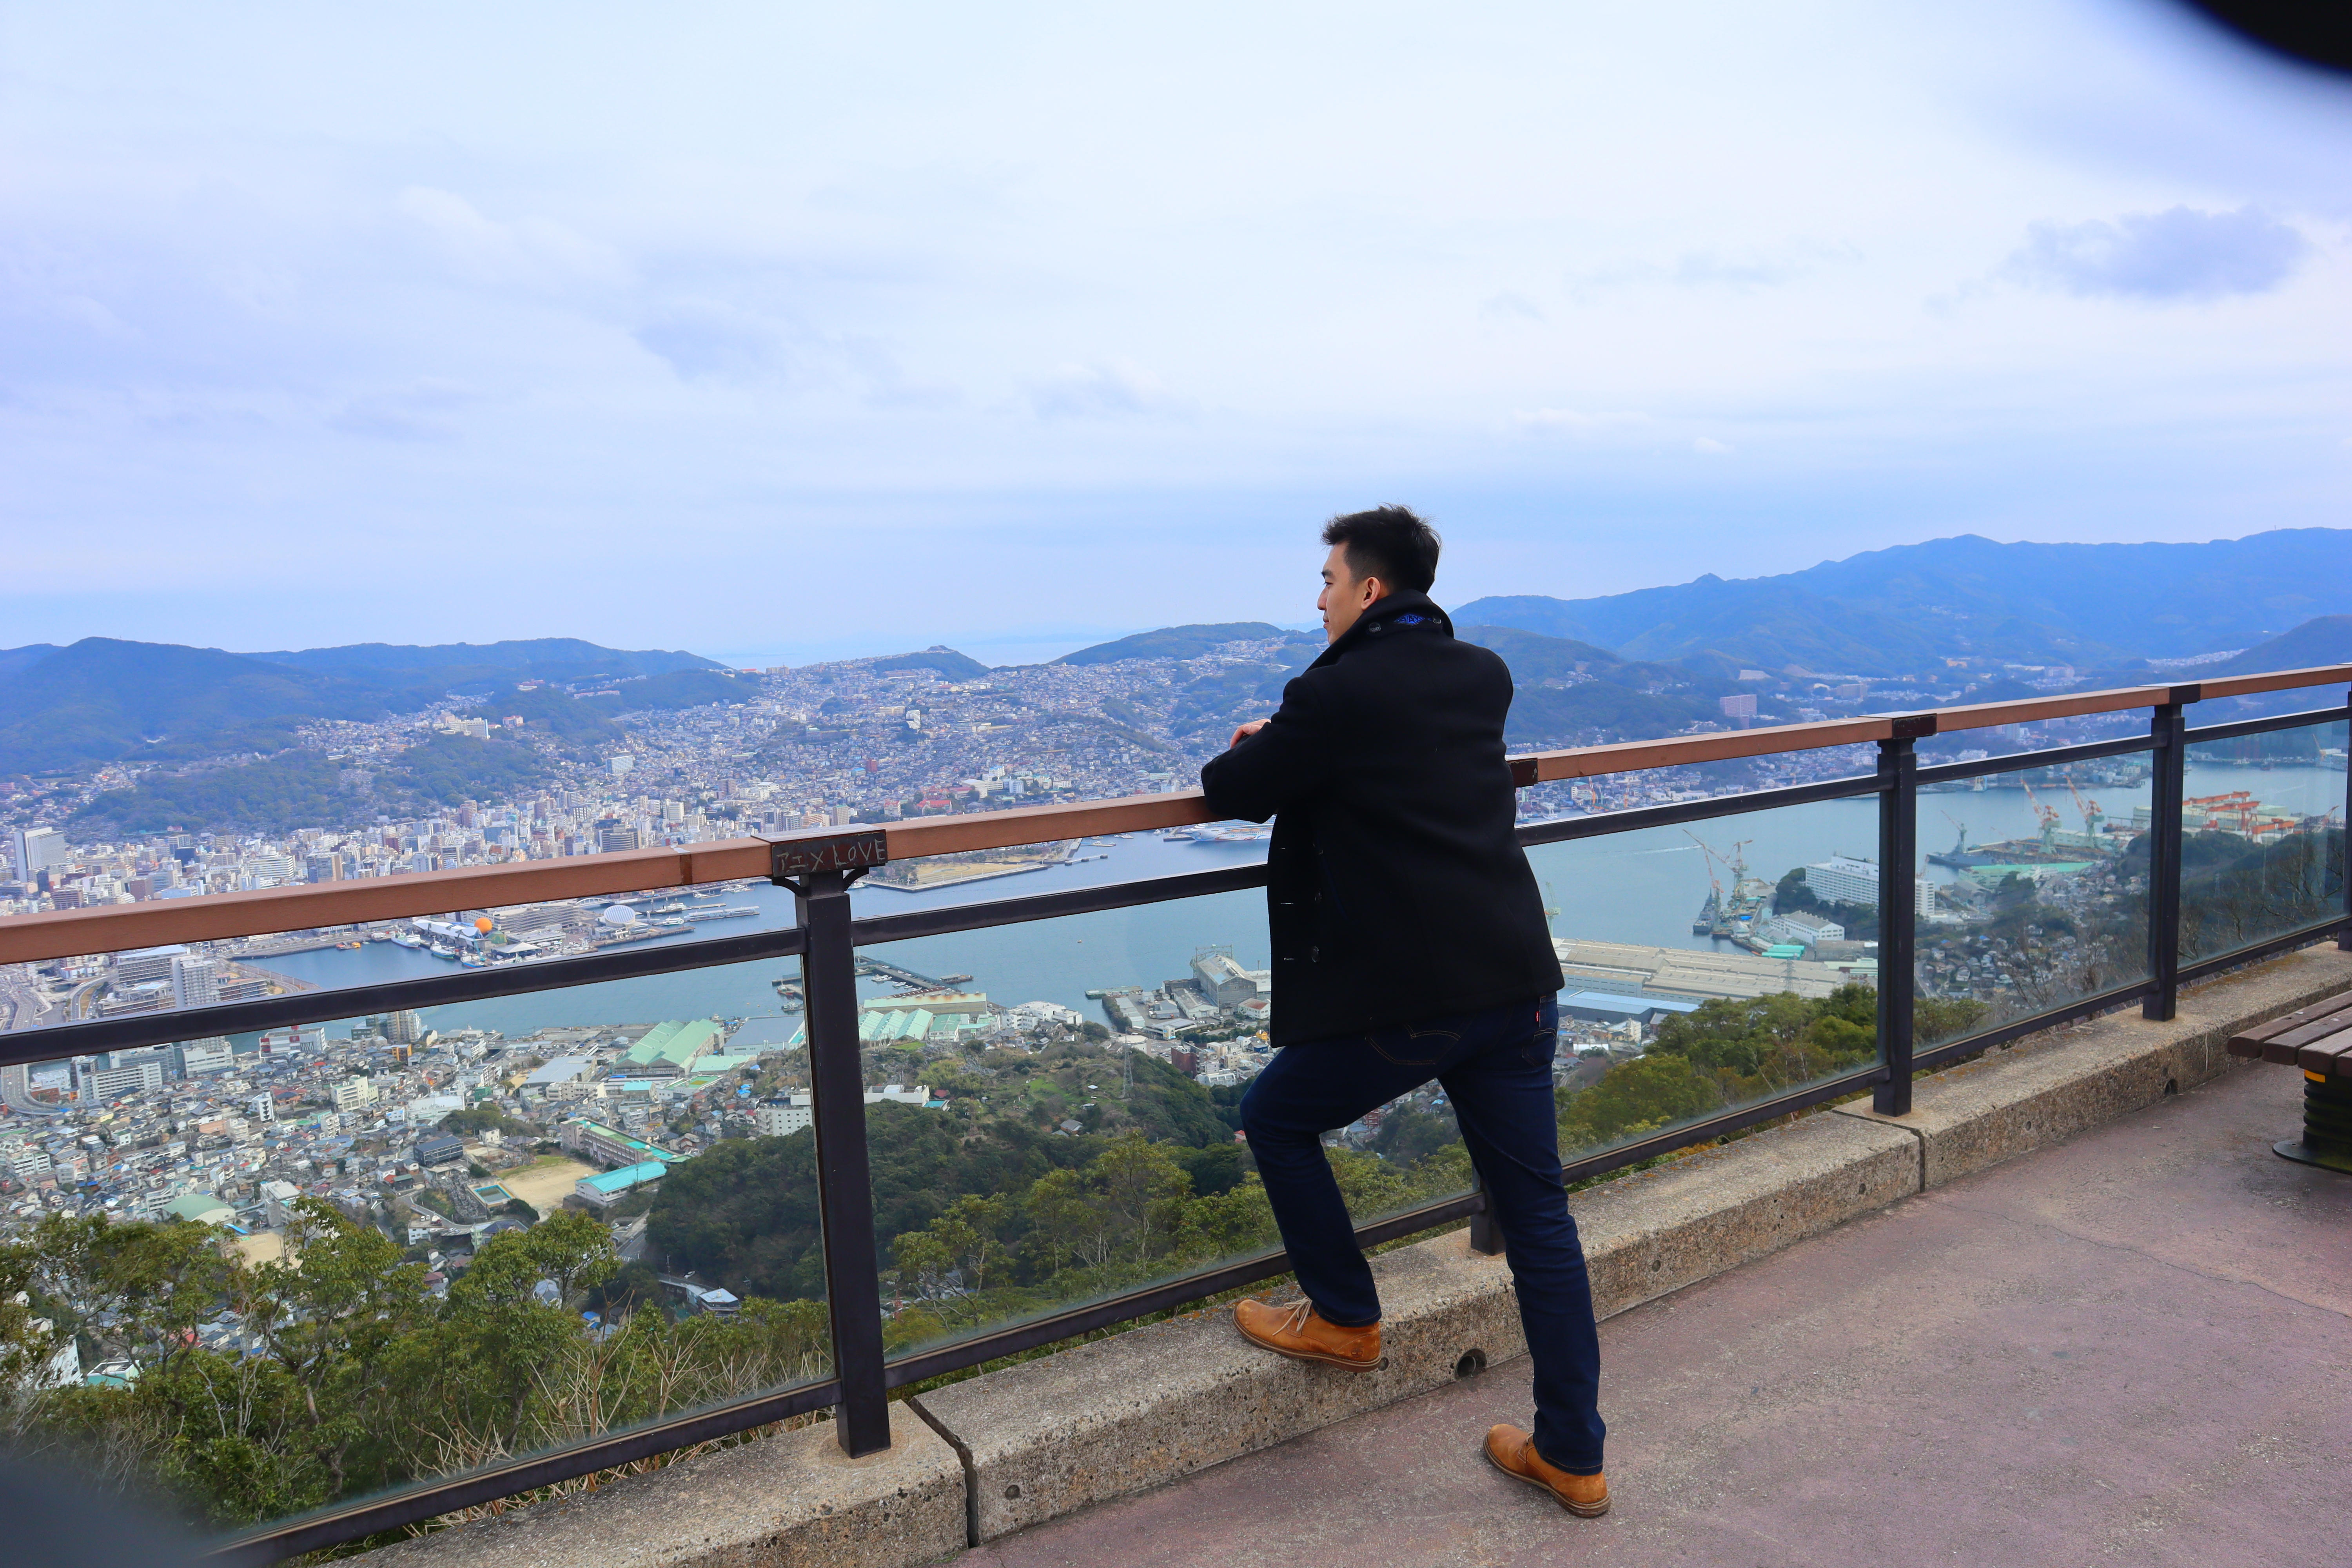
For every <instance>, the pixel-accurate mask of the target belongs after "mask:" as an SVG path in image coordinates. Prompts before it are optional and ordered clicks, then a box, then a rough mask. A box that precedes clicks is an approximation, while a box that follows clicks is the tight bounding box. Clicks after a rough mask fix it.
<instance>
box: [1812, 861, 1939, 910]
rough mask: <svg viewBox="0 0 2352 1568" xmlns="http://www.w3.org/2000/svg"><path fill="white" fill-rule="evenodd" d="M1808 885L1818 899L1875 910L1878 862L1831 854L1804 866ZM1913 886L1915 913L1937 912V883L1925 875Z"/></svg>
mask: <svg viewBox="0 0 2352 1568" xmlns="http://www.w3.org/2000/svg"><path fill="white" fill-rule="evenodd" d="M1805 886H1806V887H1808V888H1810V889H1812V892H1813V896H1814V897H1815V898H1817V899H1821V900H1825V901H1827V902H1829V903H1832V904H1853V905H1855V906H1857V907H1859V908H1862V909H1875V908H1877V906H1878V862H1877V861H1875V860H1864V859H1863V858H1860V857H1858V856H1853V855H1832V856H1831V857H1830V858H1828V859H1826V860H1822V861H1819V862H1817V863H1815V864H1813V865H1811V866H1808V867H1806V868H1805ZM1911 888H1912V896H1911V908H1912V912H1913V913H1915V914H1922V915H1932V914H1934V913H1935V912H1936V885H1935V884H1934V883H1933V882H1930V881H1927V879H1924V878H1922V879H1916V880H1915V881H1914V882H1913V883H1912V885H1911Z"/></svg>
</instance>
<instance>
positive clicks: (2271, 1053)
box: [2230, 991, 2352, 1173]
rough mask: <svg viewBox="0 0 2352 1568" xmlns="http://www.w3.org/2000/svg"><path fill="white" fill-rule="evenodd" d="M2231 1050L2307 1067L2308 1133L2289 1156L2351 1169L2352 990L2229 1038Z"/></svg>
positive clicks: (2291, 1145) (2293, 1143) (2290, 1145)
mask: <svg viewBox="0 0 2352 1568" xmlns="http://www.w3.org/2000/svg"><path fill="white" fill-rule="evenodd" d="M2230 1054H2231V1056H2233V1057H2247V1058H2252V1059H2254V1060H2257V1061H2265V1062H2278V1063H2280V1064H2282V1065H2283V1066H2286V1067H2292V1068H2302V1069H2303V1136H2302V1137H2301V1138H2299V1139H2298V1138H2289V1139H2284V1140H2282V1141H2281V1142H2277V1143H2274V1144H2273V1145H2272V1148H2273V1149H2274V1150H2275V1151H2276V1152H2278V1153H2280V1154H2281V1155H2283V1156H2284V1157H2285V1158H2287V1159H2289V1160H2299V1161H2301V1162H2302V1163H2305V1164H2306V1165H2321V1166H2325V1167H2326V1169H2328V1170H2331V1171H2343V1172H2345V1173H2352V991H2347V992H2345V993H2344V994H2342V995H2340V996H2330V997H2329V998H2327V1000H2326V1001H2325V1002H2315V1003H2313V1004H2312V1005H2310V1006H2308V1007H2298V1008H2296V1009H2295V1010H2294V1012H2292V1013H2289V1014H2287V1015H2285V1016H2284V1017H2278V1018H2273V1019H2272V1020H2271V1021H2270V1022H2269V1023H2267V1024H2257V1025H2255V1026H2253V1027H2252V1028H2251V1029H2246V1030H2242V1031H2241V1032H2240V1033H2238V1034H2235V1035H2232V1036H2231V1037H2230Z"/></svg>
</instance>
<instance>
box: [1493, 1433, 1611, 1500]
mask: <svg viewBox="0 0 2352 1568" xmlns="http://www.w3.org/2000/svg"><path fill="white" fill-rule="evenodd" d="M1486 1462H1487V1463H1488V1464H1490V1465H1492V1466H1494V1467H1495V1468H1496V1469H1498V1470H1500V1471H1502V1472H1503V1473H1504V1474H1505V1475H1507V1476H1510V1477H1513V1478H1515V1479H1518V1480H1522V1481H1525V1482H1527V1483H1528V1485H1529V1486H1531V1487H1541V1488H1543V1489H1544V1490H1546V1491H1548V1492H1549V1493H1551V1495H1552V1500H1553V1501H1555V1502H1557V1503H1559V1506H1560V1507H1562V1508H1564V1509H1566V1510H1568V1511H1569V1512H1570V1513H1572V1514H1574V1515H1576V1517H1577V1518H1579V1519H1599V1518H1600V1517H1601V1515H1602V1514H1604V1513H1607V1512H1608V1511H1609V1478H1608V1477H1606V1476H1571V1475H1570V1474H1569V1473H1568V1472H1567V1471H1566V1470H1563V1469H1560V1468H1558V1467H1557V1466H1555V1465H1553V1464H1552V1463H1551V1462H1550V1461H1549V1460H1547V1459H1546V1458H1544V1457H1543V1456H1542V1455H1541V1454H1538V1453H1537V1452H1536V1443H1535V1439H1534V1438H1532V1437H1530V1436H1528V1435H1527V1434H1526V1433H1525V1432H1522V1431H1520V1430H1519V1429H1518V1428H1517V1427H1516V1426H1489V1427H1487V1428H1486Z"/></svg>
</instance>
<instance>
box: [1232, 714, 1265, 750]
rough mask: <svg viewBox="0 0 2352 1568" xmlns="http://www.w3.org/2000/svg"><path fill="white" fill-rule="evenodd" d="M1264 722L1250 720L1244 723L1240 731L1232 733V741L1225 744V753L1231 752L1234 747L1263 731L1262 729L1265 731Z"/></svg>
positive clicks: (1261, 720)
mask: <svg viewBox="0 0 2352 1568" xmlns="http://www.w3.org/2000/svg"><path fill="white" fill-rule="evenodd" d="M1263 729H1265V720H1263V719H1253V720H1251V721H1249V722H1248V723H1246V724H1244V725H1243V726H1242V727H1241V728H1240V729H1238V730H1236V731H1234V738H1233V739H1232V740H1230V741H1227V742H1225V749H1226V750H1227V751H1231V750H1233V749H1234V747H1235V746H1238V745H1240V744H1241V743H1242V742H1244V741H1246V740H1248V739H1249V738H1250V737H1251V736H1252V735H1255V734H1256V733H1257V732H1258V731H1260V730H1263Z"/></svg>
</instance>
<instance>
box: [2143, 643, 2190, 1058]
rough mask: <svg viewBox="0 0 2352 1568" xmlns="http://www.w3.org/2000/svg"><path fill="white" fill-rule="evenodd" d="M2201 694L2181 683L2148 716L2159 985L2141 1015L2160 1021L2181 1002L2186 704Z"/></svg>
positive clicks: (2150, 893)
mask: <svg viewBox="0 0 2352 1568" xmlns="http://www.w3.org/2000/svg"><path fill="white" fill-rule="evenodd" d="M2197 698H2198V689H2197V688H2196V687H2194V686H2176V687H2174V688H2173V689H2172V700H2171V701H2169V702H2165V703H2160V704H2158V707H2157V710H2156V714H2155V716H2154V717H2153V718H2152V719H2150V720H2149V721H2148V731H2147V732H2148V738H2149V739H2150V740H2152V741H2153V742H2155V743H2156V749H2155V751H2154V752H2153V753H2152V754H2151V757H2150V761H2151V762H2152V763H2154V764H2155V768H2156V773H2155V777H2154V778H2153V779H2152V780H2151V781H2150V782H2149V786H2148V813H2147V975H2148V979H2149V980H2150V981H2152V982H2154V984H2155V988H2154V989H2153V990H2151V991H2150V992H2149V993H2148V994H2147V1000H2145V1001H2144V1002H2142V1003H2141V1004H2140V1016H2141V1017H2143V1018H2147V1019H2148V1020H2150V1021H2151V1022H2154V1023H2158V1024H2161V1023H2165V1022H2168V1020H2169V1019H2170V1018H2171V1017H2172V1015H2173V1013H2174V1012H2175V1010H2176V1009H2177V1008H2178V1006H2179V1001H2180V840H2181V828H2180V797H2181V796H2182V795H2184V794H2186V793H2187V789H2188V778H2189V742H2188V741H2187V740H2186V739H2185V738H2184V736H2185V732H2186V731H2187V730H2188V728H2189V720H2188V716H2187V715H2186V713H2185V712H2184V711H2183V709H2184V708H2185V707H2186V706H2187V705H2188V704H2189V703H2191V702H2194V701H2196V700H2197Z"/></svg>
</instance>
